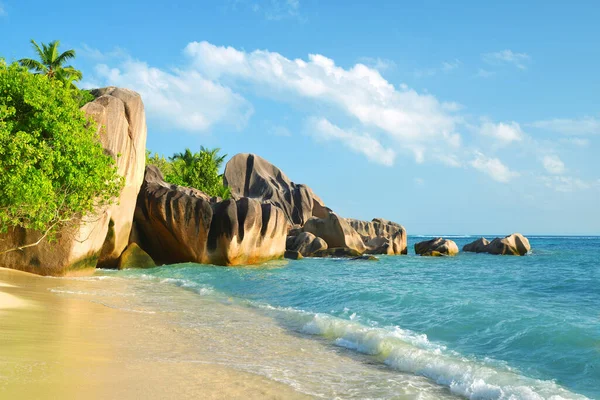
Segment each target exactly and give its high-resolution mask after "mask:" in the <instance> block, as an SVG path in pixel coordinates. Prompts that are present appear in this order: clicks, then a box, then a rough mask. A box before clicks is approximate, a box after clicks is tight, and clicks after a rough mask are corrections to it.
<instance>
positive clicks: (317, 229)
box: [303, 212, 367, 253]
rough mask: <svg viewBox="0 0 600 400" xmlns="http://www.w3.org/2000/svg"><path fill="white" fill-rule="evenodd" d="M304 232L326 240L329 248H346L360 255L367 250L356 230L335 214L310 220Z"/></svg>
mask: <svg viewBox="0 0 600 400" xmlns="http://www.w3.org/2000/svg"><path fill="white" fill-rule="evenodd" d="M303 230H304V232H310V233H312V234H313V235H315V236H317V237H320V238H322V239H323V240H325V242H326V243H327V246H328V247H329V248H333V247H345V248H349V249H352V250H356V251H358V252H359V253H364V252H365V250H366V249H367V248H366V247H365V244H364V243H363V240H362V238H361V237H360V235H359V234H358V233H357V232H356V231H355V230H354V228H352V227H351V226H350V224H348V222H346V220H345V219H344V218H341V217H340V216H338V215H337V214H336V213H334V212H329V214H328V215H327V217H325V218H318V217H313V218H311V219H309V220H308V221H306V224H304V227H303Z"/></svg>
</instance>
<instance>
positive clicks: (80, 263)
mask: <svg viewBox="0 0 600 400" xmlns="http://www.w3.org/2000/svg"><path fill="white" fill-rule="evenodd" d="M92 92H93V94H94V95H95V96H96V99H95V100H94V101H92V102H90V103H88V104H86V105H85V106H84V107H83V108H82V110H83V111H85V112H86V113H87V114H88V115H89V116H90V117H92V118H93V119H94V120H95V121H96V122H97V123H98V134H99V137H100V141H101V142H102V145H103V147H104V149H105V151H106V153H107V154H109V155H111V156H112V157H113V158H114V159H115V162H116V164H117V171H118V173H119V174H120V175H121V176H123V177H125V185H124V187H123V190H122V191H121V193H120V195H119V197H118V198H117V199H116V202H115V204H114V205H112V206H110V207H105V208H103V209H99V210H97V213H96V214H95V215H90V216H86V217H85V218H83V220H80V221H77V222H73V223H71V224H70V225H69V226H67V227H65V228H64V229H62V230H61V231H60V232H59V234H58V240H57V241H55V242H52V243H48V242H47V241H45V240H44V241H42V242H41V243H40V244H39V245H38V246H35V247H29V248H27V249H23V250H20V251H13V252H10V253H6V254H4V255H0V266H3V267H7V268H14V269H19V270H23V271H28V272H33V273H36V274H42V275H65V274H67V273H69V272H74V271H76V270H79V269H84V268H85V269H87V268H93V267H95V266H96V265H97V264H99V265H101V266H107V267H116V264H117V261H118V258H119V256H120V255H121V253H122V252H123V251H124V250H125V248H126V247H127V244H128V241H129V234H130V231H131V224H132V220H133V213H134V210H135V204H136V199H137V195H138V191H139V189H140V186H141V184H142V180H143V177H144V164H145V151H146V117H145V113H144V104H143V102H142V99H141V97H140V95H139V94H137V93H136V92H133V91H131V90H128V89H120V88H115V87H108V88H103V89H97V90H94V91H92ZM40 237H41V233H39V232H35V231H25V230H23V229H13V230H10V231H9V232H8V233H7V234H5V235H2V236H1V237H0V249H8V248H14V247H17V246H22V245H25V244H28V243H34V242H36V241H37V240H38V239H39V238H40Z"/></svg>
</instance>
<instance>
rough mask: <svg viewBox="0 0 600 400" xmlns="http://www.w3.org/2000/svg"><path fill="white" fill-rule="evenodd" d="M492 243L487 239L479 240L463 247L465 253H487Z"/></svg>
mask: <svg viewBox="0 0 600 400" xmlns="http://www.w3.org/2000/svg"><path fill="white" fill-rule="evenodd" d="M489 244H490V241H489V240H487V239H486V238H483V237H482V238H479V239H477V240H475V241H473V242H471V243H469V244H466V245H464V246H463V251H468V252H472V253H487V251H488V245H489Z"/></svg>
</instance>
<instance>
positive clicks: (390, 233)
mask: <svg viewBox="0 0 600 400" xmlns="http://www.w3.org/2000/svg"><path fill="white" fill-rule="evenodd" d="M345 220H346V222H348V224H350V226H351V227H352V228H354V230H355V231H356V232H357V233H358V234H359V235H360V236H361V237H362V239H363V242H364V243H365V246H366V248H367V251H366V252H367V253H369V254H389V255H397V254H407V253H408V248H407V245H406V229H404V227H403V226H402V225H400V224H397V223H395V222H391V221H387V220H385V219H382V218H374V219H373V220H372V221H360V220H357V219H351V218H345Z"/></svg>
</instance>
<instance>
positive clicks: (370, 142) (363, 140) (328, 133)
mask: <svg viewBox="0 0 600 400" xmlns="http://www.w3.org/2000/svg"><path fill="white" fill-rule="evenodd" d="M308 132H309V134H310V135H312V136H314V137H315V138H316V139H317V140H326V141H329V140H339V141H340V142H341V143H342V144H343V145H344V146H346V147H348V148H349V149H351V150H352V151H354V152H357V153H362V154H364V155H365V156H366V157H367V158H368V159H369V160H370V161H372V162H375V163H378V164H382V165H385V166H388V167H389V166H392V165H393V164H394V158H395V157H396V153H395V152H394V151H393V150H391V149H388V148H385V147H383V146H382V145H381V143H379V141H378V140H377V139H375V138H374V137H372V136H371V135H369V134H359V133H355V132H352V131H348V130H343V129H341V128H339V127H338V126H336V125H333V124H332V123H331V122H329V121H328V120H326V119H325V118H310V119H309V120H308Z"/></svg>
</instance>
